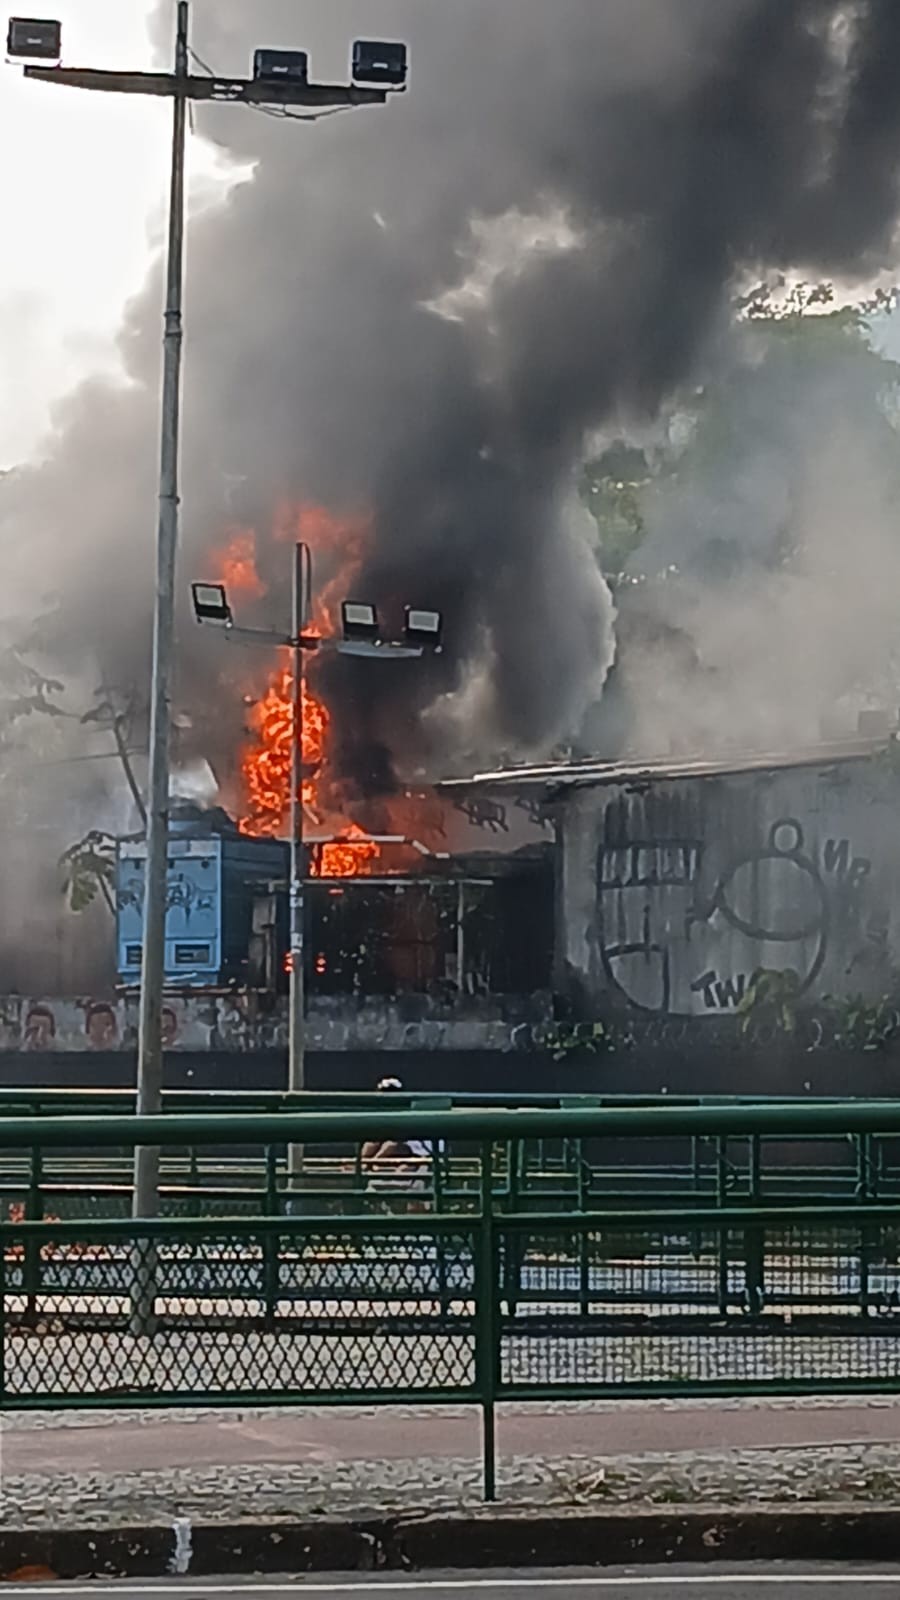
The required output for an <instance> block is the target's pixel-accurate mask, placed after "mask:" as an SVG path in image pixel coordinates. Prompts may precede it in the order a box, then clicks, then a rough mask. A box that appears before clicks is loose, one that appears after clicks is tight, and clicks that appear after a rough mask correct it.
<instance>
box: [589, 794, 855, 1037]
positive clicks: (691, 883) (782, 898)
mask: <svg viewBox="0 0 900 1600" xmlns="http://www.w3.org/2000/svg"><path fill="white" fill-rule="evenodd" d="M871 875H872V861H871V859H870V858H869V857H868V856H867V855H865V854H862V853H857V851H856V849H855V848H854V843H853V840H852V839H851V838H849V837H844V836H830V835H829V836H826V837H825V838H824V839H823V840H822V842H821V844H820V845H819V846H816V845H811V844H808V842H807V839H806V833H805V829H804V825H803V822H802V821H801V820H800V819H799V818H798V817H795V816H783V817H780V818H778V820H776V821H775V822H774V823H772V824H771V825H770V826H769V828H768V830H767V832H766V833H765V834H764V836H763V838H762V840H761V842H760V843H759V844H753V845H752V846H750V847H748V846H746V845H743V846H742V847H740V848H738V849H737V850H735V851H733V852H729V851H727V850H724V851H723V850H722V848H721V846H719V848H718V849H716V848H711V847H710V842H709V841H707V840H704V839H702V838H700V837H685V836H675V837H671V838H666V837H643V836H642V837H638V838H636V839H633V840H628V841H627V842H625V843H616V844H614V845H609V844H607V843H604V844H602V845H601V847H600V850H599V854H598V860H597V889H598V895H597V931H596V950H597V956H598V958H599V963H600V966H601V969H602V972H603V975H604V978H605V984H606V987H607V988H608V990H609V991H611V992H612V993H613V994H615V995H616V996H618V998H619V999H620V1000H623V1001H625V1002H626V1003H627V1004H628V1005H629V1007H637V1008H638V1009H640V1010H643V1011H651V1012H662V1013H669V1012H673V1013H689V1014H695V1015H696V1014H698V1013H699V1014H704V1013H705V1014H711V1013H712V1014H714V1013H719V1012H734V1011H735V1010H737V1008H738V1007H739V1006H740V1005H741V1003H742V1001H743V1000H744V997H745V995H746V994H747V992H748V989H749V986H750V985H751V983H752V982H753V979H754V977H755V976H756V975H757V974H758V973H759V972H760V971H761V970H763V969H766V970H773V969H774V970H777V971H791V972H794V973H796V974H797V991H798V993H800V994H807V993H810V992H815V990H816V985H817V983H818V980H819V979H820V977H821V975H822V973H823V970H824V969H825V967H826V963H827V962H828V958H829V952H830V947H831V943H832V940H833V937H834V935H835V933H836V932H837V931H838V930H840V933H841V934H842V935H843V934H846V932H847V929H848V927H849V926H853V927H857V926H858V925H859V920H860V919H859V913H860V908H861V904H862V900H863V898H864V895H865V891H866V886H867V884H868V883H869V881H870V879H871ZM877 923H878V919H877V917H875V918H874V923H873V927H874V928H875V930H876V932H875V933H873V931H872V929H871V928H870V930H869V938H870V941H871V942H872V943H877ZM856 965H858V960H854V959H852V958H851V960H850V966H849V967H848V969H847V971H848V973H849V971H850V970H851V969H852V968H853V967H854V966H856Z"/></svg>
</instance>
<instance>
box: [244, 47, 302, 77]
mask: <svg viewBox="0 0 900 1600" xmlns="http://www.w3.org/2000/svg"><path fill="white" fill-rule="evenodd" d="M253 77H254V81H255V82H256V83H308V82H309V56H308V55H307V53H306V51H305V50H256V51H255V52H254V55H253Z"/></svg>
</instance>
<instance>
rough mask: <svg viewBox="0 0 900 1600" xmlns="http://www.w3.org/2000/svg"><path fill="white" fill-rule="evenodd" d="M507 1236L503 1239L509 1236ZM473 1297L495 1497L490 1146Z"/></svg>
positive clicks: (492, 1495)
mask: <svg viewBox="0 0 900 1600" xmlns="http://www.w3.org/2000/svg"><path fill="white" fill-rule="evenodd" d="M512 1231H513V1230H512V1229H510V1232H509V1233H508V1234H507V1240H508V1239H509V1238H510V1236H511V1234H512ZM476 1237H477V1241H478V1265H477V1267H476V1276H475V1283H476V1296H475V1371H476V1382H477V1384H478V1390H479V1396H480V1399H481V1450H482V1468H483V1473H484V1498H485V1500H487V1501H491V1500H496V1498H497V1420H496V1401H497V1379H498V1376H499V1369H500V1338H501V1333H500V1326H501V1325H500V1320H499V1317H498V1315H497V1311H498V1307H497V1281H498V1272H497V1267H498V1260H497V1233H496V1229H495V1227H494V1146H493V1144H492V1142H491V1141H490V1140H489V1139H486V1140H485V1142H484V1143H483V1144H482V1146H481V1216H480V1218H479V1231H478V1234H477V1236H476Z"/></svg>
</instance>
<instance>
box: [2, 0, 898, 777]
mask: <svg viewBox="0 0 900 1600" xmlns="http://www.w3.org/2000/svg"><path fill="white" fill-rule="evenodd" d="M173 9H174V8H173V6H172V4H170V3H169V0H166V3H165V4H161V5H160V7H159V12H158V16H157V21H156V29H157V33H158V37H159V43H160V49H161V50H163V49H165V50H166V51H168V50H169V49H170V39H171V25H172V15H173ZM194 11H195V43H196V48H197V50H198V53H199V54H200V55H201V56H202V57H203V58H204V60H208V61H211V62H213V63H214V64H215V65H216V67H217V68H219V69H222V70H226V71H231V70H244V69H245V68H246V66H247V64H248V62H249V60H250V55H251V51H252V49H253V47H254V46H255V45H258V44H271V45H274V46H285V45H291V44H296V45H298V46H304V47H306V48H308V49H309V51H310V54H311V60H312V65H313V70H314V73H316V74H317V75H321V76H327V75H332V76H333V75H335V74H343V73H345V71H346V63H347V57H348V52H349V45H350V43H351V41H352V39H353V38H354V37H355V36H357V35H359V34H363V35H367V36H371V35H372V34H373V32H374V33H375V34H377V35H381V36H386V37H400V38H405V39H407V40H408V42H409V45H410V59H411V82H410V89H409V93H408V94H407V95H406V96H405V97H403V99H402V100H400V101H397V102H394V103H393V104H392V105H390V106H389V107H387V108H385V109H384V110H378V111H374V112H355V113H353V114H347V115H341V116H338V117H335V118H333V119H331V120H330V121H327V122H323V123H321V124H319V125H318V126H307V125H306V124H302V123H297V124H291V123H285V122H281V121H279V120H277V119H273V118H267V117H264V116H261V115H255V114H252V113H250V112H245V111H240V110H236V109H233V108H229V109H227V110H214V111H208V112H204V113H203V114H202V115H201V116H200V118H199V126H200V128H201V131H203V132H204V133H205V134H206V135H207V136H209V137H210V138H212V139H214V140H215V141H217V142H218V143H219V144H220V145H221V146H222V147H223V148H224V149H225V150H226V151H227V152H228V154H229V155H230V156H231V157H233V158H234V160H235V161H237V162H238V163H243V164H246V165H247V167H248V168H249V169H252V171H250V173H249V175H248V176H247V177H246V179H245V180H244V181H243V182H241V183H240V184H239V185H238V186H237V187H236V188H235V190H234V191H233V192H232V194H231V196H230V198H229V200H228V201H227V203H226V204H225V205H224V206H223V207H222V208H220V209H219V210H218V211H216V212H213V213H210V214H207V215H204V216H201V217H200V218H199V219H198V220H197V221H196V222H195V224H194V226H193V227H192V230H191V237H190V248H189V256H188V273H189V277H188V282H189V288H188V297H187V328H188V336H187V344H186V352H185V356H186V392H185V413H184V415H185V459H184V495H185V506H184V510H185V524H184V526H185V550H184V555H183V561H182V570H183V571H184V572H185V574H186V575H187V574H189V573H190V572H191V571H193V570H198V569H199V567H200V566H202V563H203V560H204V553H205V552H206V551H207V550H208V549H209V548H210V546H211V545H212V544H213V543H214V542H215V541H217V540H218V539H219V538H220V537H221V533H222V528H223V525H224V523H225V522H226V521H237V522H243V523H245V524H246V523H251V524H253V525H254V526H256V527H257V528H258V529H259V530H260V532H261V533H262V532H264V531H265V529H266V528H267V527H268V526H269V525H270V524H271V520H272V516H273V512H274V509H275V507H276V505H277V504H278V503H279V502H281V501H282V500H284V499H285V498H290V499H295V500H306V501H314V502H319V503H322V504H325V505H328V506H332V507H334V508H335V509H337V510H344V509H346V510H349V511H352V512H354V513H355V512H358V511H360V510H362V511H364V512H370V513H371V516H372V523H373V534H372V541H371V546H370V550H369V554H368V557H367V559H366V562H365V565H364V569H363V571H362V573H361V574H360V578H359V582H358V589H359V591H360V592H361V593H362V594H364V595H366V596H371V597H372V598H373V599H375V600H376V601H377V602H378V603H379V605H380V606H381V608H382V610H383V611H384V613H385V615H386V616H387V617H390V618H391V619H393V620H395V621H396V620H399V613H400V608H401V607H402V605H403V604H404V603H405V602H411V603H414V604H417V605H434V606H438V607H440V608H441V609H442V610H443V612H444V615H445V627H446V641H447V649H446V651H445V653H444V654H443V656H441V657H439V658H438V659H437V660H436V661H434V662H430V663H423V664H422V665H421V666H416V667H410V668H403V669H401V668H399V667H387V666H386V667H383V668H379V669H372V668H371V667H368V668H367V667H366V666H365V665H359V664H351V663H346V662H341V663H336V664H334V665H333V666H332V668H331V669H330V671H329V672H328V673H327V674H326V675H325V676H324V678H323V684H324V688H325V691H326V693H327V696H328V698H329V699H330V700H331V702H332V705H333V708H334V710H335V713H336V715H335V722H336V726H337V728H338V730H339V734H340V740H341V743H340V748H339V750H338V760H339V765H340V767H341V769H342V771H343V774H344V775H345V776H346V777H347V778H348V779H349V780H352V782H353V783H355V784H356V785H357V786H358V787H359V788H361V789H362V790H371V789H373V788H375V789H377V788H383V787H386V786H387V785H389V783H390V782H391V781H392V773H393V771H394V769H395V768H396V767H398V766H399V768H400V769H401V770H405V771H408V770H414V769H416V768H419V767H423V768H425V769H427V770H429V771H430V772H431V773H435V772H437V771H439V770H440V769H441V768H443V769H447V768H449V767H452V766H457V767H458V766H459V765H460V764H461V763H462V762H463V761H464V760H465V759H466V758H467V757H475V756H480V757H483V756H485V755H488V754H490V755H493V756H495V757H496V756H499V755H500V754H502V753H511V754H526V753H537V752H541V751H546V750H547V749H549V748H550V747H552V746H553V745H554V743H555V742H556V741H558V740H559V739H561V738H562V737H564V736H566V735H567V734H568V733H570V732H572V731H573V730H574V729H575V728H576V727H577V725H578V723H579V722H580V720H581V718H582V716H583V713H584V712H585V709H586V707H587V706H588V704H589V703H590V702H591V701H593V700H596V698H597V695H598V693H599V690H600V687H601V685H602V682H603V680H604V677H605V675H606V672H607V671H608V668H609V666H610V664H611V661H612V659H613V655H614V642H613V641H614V613H613V607H612V602H611V599H610V596H609V594H608V592H607V590H606V587H605V585H604V583H603V581H602V579H601V578H600V576H599V574H598V571H597V568H596V563H595V560H594V557H593V553H592V551H591V549H590V540H589V537H587V536H586V534H585V526H586V524H585V522H584V521H583V520H582V519H581V518H580V516H579V513H578V508H577V506H575V505H574V504H573V500H574V491H575V485H576V481H577V474H578V468H579V465H580V463H581V462H582V460H583V458H584V454H585V451H586V449H587V448H588V446H589V443H590V442H591V440H592V439H593V438H594V437H595V436H596V435H597V434H598V433H601V434H602V432H603V430H604V429H607V430H609V429H618V428H622V427H627V426H629V425H631V424H633V423H637V422H640V421H642V420H645V419H648V418H652V417H653V416H654V414H655V413H656V411H657V409H658V408H659V406H660V404H661V403H662V402H663V401H664V400H665V399H666V397H667V396H668V395H670V394H671V393H672V392H673V391H674V390H676V389H677V388H678V386H679V385H681V384H683V383H684V382H685V380H686V379H689V378H690V377H691V376H692V374H693V373H694V372H695V371H696V370H697V368H698V365H699V363H700V362H701V361H702V359H703V358H704V355H705V354H706V352H707V351H708V350H709V348H710V346H711V345H712V344H713V343H714V342H715V341H716V340H717V339H718V338H719V337H724V336H725V331H726V325H727V307H728V304H729V301H730V297H731V295H732V293H733V291H734V288H735V286H736V285H737V284H739V283H740V282H741V281H742V280H743V279H744V277H745V275H746V274H748V273H750V274H752V275H754V276H758V275H759V274H760V272H761V271H764V270H766V269H770V268H778V269H782V270H784V271H788V272H789V271H792V270H796V271H797V272H799V273H802V274H804V275H806V276H811V277H822V276H828V275H832V274H839V275H841V276H843V277H844V278H848V279H866V278H867V277H868V276H870V275H871V274H872V273H874V272H875V271H877V270H878V269H880V268H882V267H883V266H884V265H885V263H887V262H889V261H890V260H891V258H892V253H893V243H894V230H895V224H896V220H897V211H898V157H900V74H898V71H897V63H898V62H900V4H898V3H897V0H842V3H838V0H602V3H599V0H452V3H448V0H382V3H380V4H377V5H375V4H373V0H365V3H363V0H330V3H329V5H328V6H327V7H322V6H321V5H320V4H318V3H315V4H314V3H312V0H257V3H255V4H253V5H247V4H246V0H196V3H195V6H194ZM110 115H111V116H112V115H114V111H113V109H112V108H111V110H110ZM85 176H86V181H94V182H102V181H103V174H102V173H94V174H90V175H87V174H86V175H85ZM159 291H160V280H159V274H158V273H156V274H154V277H153V280H152V282H151V284H150V285H149V287H148V290H147V292H146V293H145V294H144V295H143V296H142V297H141V298H140V300H139V301H138V302H137V303H136V304H135V305H133V306H132V307H131V308H130V311H129V314H128V317H127V320H126V325H125V328H124V330H123V335H122V347H123V352H124V356H125V360H126V364H127V368H128V373H129V378H130V387H129V389H128V390H127V391H126V392H124V393H122V392H120V391H116V392H113V391H112V390H111V389H110V386H109V385H106V384H99V383H95V384H92V385H88V386H86V387H85V388H83V389H82V390H81V391H80V392H79V393H77V394H76V395H74V396H73V397H72V399H71V401H70V403H69V404H68V405H67V407H66V408H65V409H64V411H63V413H62V414H61V416H60V419H59V425H58V430H57V433H56V436H55V438H54V439H52V440H51V441H50V442H49V445H48V455H47V459H46V461H45V463H44V464H43V465H40V466H38V467H36V468H35V469H33V470H31V469H30V470H28V471H22V472H21V473H19V474H17V475H16V477H15V483H14V485H11V486H7V489H6V491H5V497H4V498H5V502H6V505H7V508H8V510H7V519H8V522H9V524H10V527H11V529H12V532H13V535H14V536H15V538H16V539H17V541H18V544H17V548H19V549H20V550H22V551H23V556H22V564H23V576H24V577H25V578H27V579H28V582H27V583H24V585H23V587H24V588H25V589H26V590H29V589H30V592H31V594H32V596H34V593H35V583H34V576H33V575H34V573H35V572H36V571H40V572H41V574H42V582H44V583H46V581H47V574H48V572H55V573H59V572H60V571H61V572H62V578H61V580H60V583H59V585H58V587H59V588H60V592H61V607H60V610H59V612H58V616H57V641H56V645H57V650H58V653H59V654H60V655H61V656H66V655H68V656H70V657H72V658H73V659H75V658H77V657H78V654H79V652H80V651H83V650H85V649H88V648H89V649H92V650H93V651H95V652H96V653H97V654H98V655H99V656H100V657H101V660H102V663H103V671H104V673H105V674H106V675H107V676H110V675H112V676H114V677H116V678H121V677H122V676H123V660H124V661H125V662H126V663H129V664H130V665H131V666H132V668H133V670H134V671H135V672H139V671H140V670H144V667H145V662H146V642H147V637H148V615H149V596H150V582H149V579H150V573H151V567H152V534H153V494H154V474H155V465H156V413H157V400H156V391H157V380H158V370H159V364H158V346H159V310H160V305H159V302H160V292H159ZM588 526H589V525H588ZM265 559H266V562H267V576H268V577H269V580H270V584H271V586H272V588H271V590H270V596H269V601H268V604H269V606H270V608H271V609H272V611H273V612H274V609H275V606H276V602H277V603H278V604H279V605H281V604H284V605H286V597H282V595H281V594H280V592H279V583H280V579H279V574H280V572H281V570H282V568H284V570H285V571H286V570H287V563H286V560H285V554H284V552H283V550H282V551H279V550H277V549H272V550H271V552H270V553H269V555H268V556H267V557H266V558H265ZM219 662H220V658H219V657H218V655H216V653H215V652H213V651H211V648H210V644H209V641H208V639H206V638H204V639H203V640H202V648H201V641H200V640H198V639H195V638H194V637H193V635H192V634H191V633H190V630H189V625H188V624H187V622H185V624H184V627H183V629H182V678H181V691H180V692H181V697H182V699H183V700H184V701H185V702H186V703H189V704H193V705H194V706H195V708H199V711H198V717H197V722H196V728H197V730H198V741H199V742H201V743H202V742H203V739H205V740H207V741H208V743H209V745H210V746H212V747H213V748H207V749H205V750H204V751H203V753H206V754H212V755H216V753H217V750H216V748H214V747H215V746H216V745H217V743H218V745H219V746H220V749H219V752H218V753H220V754H221V753H224V752H225V751H227V750H229V749H233V745H234V735H235V734H236V731H237V724H238V722H239V719H240V712H241V707H240V702H239V697H237V696H233V695H230V694H228V693H226V692H225V687H224V686H223V685H222V684H221V683H219V682H218V681H217V673H218V670H219ZM204 707H205V708H206V709H207V712H209V709H210V708H212V715H211V716H210V715H209V714H207V715H206V716H204V715H203V708H204ZM229 719H233V720H232V721H230V720H229ZM201 728H202V729H203V730H204V732H203V739H201V738H200V732H199V730H200V729H201Z"/></svg>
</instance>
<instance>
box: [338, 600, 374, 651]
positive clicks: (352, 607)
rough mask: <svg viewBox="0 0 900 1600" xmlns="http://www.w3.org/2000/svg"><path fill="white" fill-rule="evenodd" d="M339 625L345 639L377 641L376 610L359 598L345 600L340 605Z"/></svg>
mask: <svg viewBox="0 0 900 1600" xmlns="http://www.w3.org/2000/svg"><path fill="white" fill-rule="evenodd" d="M341 625H342V627H343V632H344V638H345V639H351V640H360V641H362V642H364V643H368V644H377V643H378V612H377V611H376V609H375V607H374V606H370V605H366V604H364V603H363V602H361V601H359V600H345V601H344V602H343V604H342V605H341Z"/></svg>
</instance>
